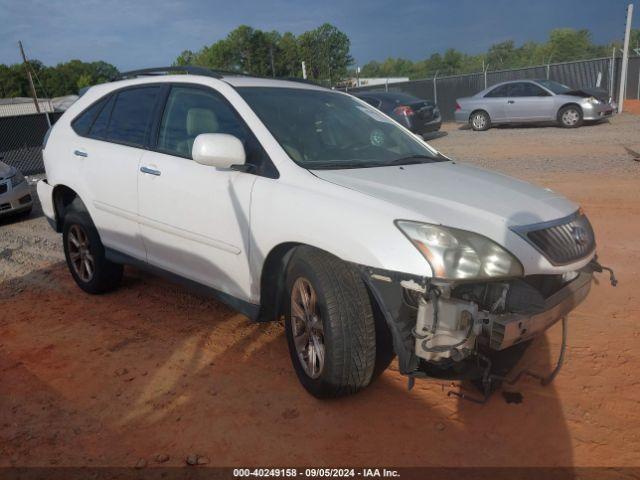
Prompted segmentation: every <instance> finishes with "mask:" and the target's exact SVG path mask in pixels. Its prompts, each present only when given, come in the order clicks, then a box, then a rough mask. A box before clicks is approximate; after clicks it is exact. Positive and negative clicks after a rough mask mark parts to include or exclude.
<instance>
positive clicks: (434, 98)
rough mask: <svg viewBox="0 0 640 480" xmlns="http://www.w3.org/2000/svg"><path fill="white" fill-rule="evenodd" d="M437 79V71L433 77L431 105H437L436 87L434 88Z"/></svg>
mask: <svg viewBox="0 0 640 480" xmlns="http://www.w3.org/2000/svg"><path fill="white" fill-rule="evenodd" d="M437 78H438V70H436V74H435V75H434V76H433V103H435V104H436V105H437V104H438V87H437V86H436V79H437Z"/></svg>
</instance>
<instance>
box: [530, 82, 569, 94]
mask: <svg viewBox="0 0 640 480" xmlns="http://www.w3.org/2000/svg"><path fill="white" fill-rule="evenodd" d="M536 82H537V83H539V84H540V85H542V86H543V87H545V88H547V89H549V90H551V91H552V92H553V93H555V94H556V95H561V94H563V93H567V92H570V91H571V90H572V89H571V87H567V86H566V85H563V84H562V83H558V82H554V81H553V80H536Z"/></svg>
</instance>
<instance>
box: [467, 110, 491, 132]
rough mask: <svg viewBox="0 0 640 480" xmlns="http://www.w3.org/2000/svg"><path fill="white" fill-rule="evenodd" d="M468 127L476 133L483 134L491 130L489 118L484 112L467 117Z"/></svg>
mask: <svg viewBox="0 0 640 480" xmlns="http://www.w3.org/2000/svg"><path fill="white" fill-rule="evenodd" d="M469 125H471V128H472V129H474V130H475V131H476V132H484V131H485V130H489V129H490V128H491V117H489V114H488V113H487V112H485V111H484V110H478V111H475V112H473V113H472V114H471V115H470V116H469Z"/></svg>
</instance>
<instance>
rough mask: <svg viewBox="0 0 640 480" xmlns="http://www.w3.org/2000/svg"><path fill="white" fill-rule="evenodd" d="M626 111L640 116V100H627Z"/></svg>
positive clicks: (625, 102)
mask: <svg viewBox="0 0 640 480" xmlns="http://www.w3.org/2000/svg"><path fill="white" fill-rule="evenodd" d="M624 111H625V112H628V113H633V114H634V115H640V100H625V101H624Z"/></svg>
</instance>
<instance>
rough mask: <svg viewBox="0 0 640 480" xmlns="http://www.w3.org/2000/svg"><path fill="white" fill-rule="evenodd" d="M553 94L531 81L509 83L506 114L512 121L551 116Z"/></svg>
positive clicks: (531, 120)
mask: <svg viewBox="0 0 640 480" xmlns="http://www.w3.org/2000/svg"><path fill="white" fill-rule="evenodd" d="M553 106H554V101H553V96H552V95H551V94H550V93H549V92H547V91H546V90H544V89H542V88H541V87H539V86H538V85H535V84H534V83H531V82H515V83H511V84H509V97H508V100H507V107H506V108H507V116H508V117H509V118H510V119H511V120H512V121H517V122H536V121H541V120H548V119H550V118H552V117H553V114H552V111H553V109H554V108H553Z"/></svg>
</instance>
